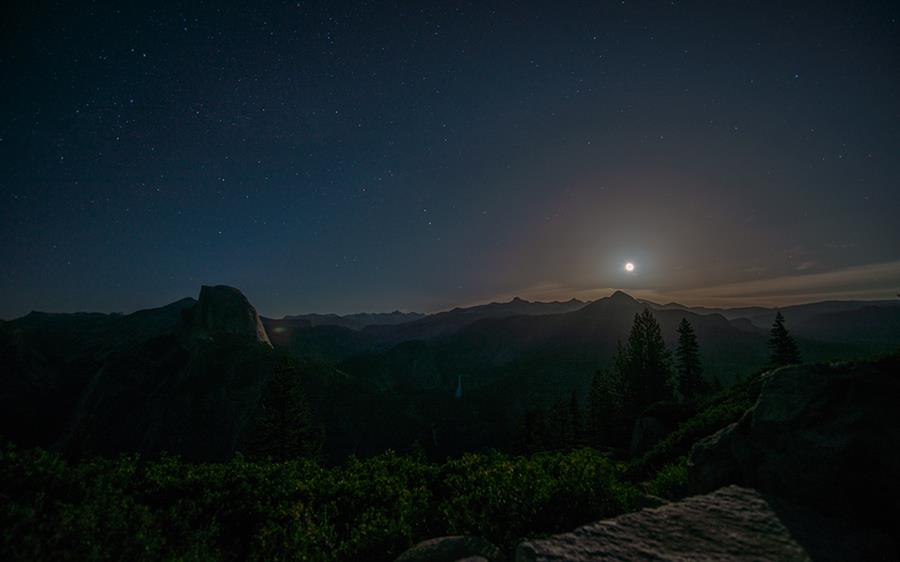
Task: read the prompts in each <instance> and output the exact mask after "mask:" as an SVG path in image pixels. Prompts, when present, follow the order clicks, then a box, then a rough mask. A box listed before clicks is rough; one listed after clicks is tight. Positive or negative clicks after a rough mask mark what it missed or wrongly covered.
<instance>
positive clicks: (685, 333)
mask: <svg viewBox="0 0 900 562" xmlns="http://www.w3.org/2000/svg"><path fill="white" fill-rule="evenodd" d="M675 359H676V372H677V373H678V386H679V390H680V391H681V395H682V397H684V399H685V400H692V399H694V398H696V397H697V396H698V395H699V394H700V393H702V392H703V390H704V389H705V388H706V385H705V383H704V381H703V365H702V364H701V363H700V346H699V345H698V344H697V334H695V333H694V328H693V326H691V323H690V322H688V320H687V318H682V319H681V323H679V324H678V349H677V350H676V351H675Z"/></svg>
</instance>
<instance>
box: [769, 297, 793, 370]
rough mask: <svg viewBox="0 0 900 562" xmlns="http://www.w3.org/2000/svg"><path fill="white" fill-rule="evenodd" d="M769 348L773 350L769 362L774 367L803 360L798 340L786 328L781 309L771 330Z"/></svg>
mask: <svg viewBox="0 0 900 562" xmlns="http://www.w3.org/2000/svg"><path fill="white" fill-rule="evenodd" d="M769 349H770V350H771V351H772V354H771V356H770V358H769V363H770V364H771V365H772V366H773V367H781V366H783V365H794V364H796V363H800V362H801V361H800V350H799V349H798V348H797V342H795V341H794V338H793V337H791V334H790V332H788V330H787V328H785V326H784V316H782V314H781V311H780V310H779V311H778V313H777V314H776V315H775V322H774V323H773V324H772V329H771V330H769Z"/></svg>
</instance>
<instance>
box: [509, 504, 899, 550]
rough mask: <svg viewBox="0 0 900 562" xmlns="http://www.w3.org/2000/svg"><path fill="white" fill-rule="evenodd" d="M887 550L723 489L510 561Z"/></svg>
mask: <svg viewBox="0 0 900 562" xmlns="http://www.w3.org/2000/svg"><path fill="white" fill-rule="evenodd" d="M892 548H893V547H892V545H891V541H890V540H889V539H887V538H886V537H885V536H884V535H881V534H877V533H870V532H867V531H860V530H857V529H853V528H850V527H848V526H847V525H846V524H845V523H843V522H841V521H839V520H835V519H831V518H828V517H824V516H822V515H819V514H817V513H814V512H812V511H809V510H807V509H805V508H802V507H798V506H796V505H794V504H789V503H787V502H784V501H782V500H779V499H776V498H773V497H770V496H766V495H763V494H761V493H760V492H757V491H756V490H752V489H749V488H742V487H738V486H728V487H725V488H722V489H720V490H718V491H716V492H713V493H711V494H706V495H700V496H694V497H691V498H687V499H685V500H682V501H679V502H674V503H669V504H666V505H664V506H662V507H657V508H652V509H643V510H641V511H638V512H635V513H629V514H626V515H620V516H619V517H615V518H613V519H607V520H604V521H600V522H597V523H593V524H591V525H586V526H584V527H580V528H578V529H576V530H575V531H573V532H571V533H565V534H561V535H555V536H552V537H549V538H547V539H542V540H533V541H529V542H524V543H521V544H519V546H518V548H517V550H516V562H559V561H563V560H566V561H574V562H577V561H582V560H583V561H599V560H616V561H619V562H628V561H632V560H633V561H635V562H637V561H643V560H668V561H685V562H687V561H702V560H709V561H712V560H716V561H719V560H747V561H750V560H798V561H799V560H835V561H837V560H879V559H884V560H893V559H895V558H893V556H894V555H895V554H896V551H895V550H892Z"/></svg>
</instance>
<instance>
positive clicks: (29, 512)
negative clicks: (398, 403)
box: [0, 446, 637, 561]
mask: <svg viewBox="0 0 900 562" xmlns="http://www.w3.org/2000/svg"><path fill="white" fill-rule="evenodd" d="M636 496H637V491H636V489H635V488H634V487H633V486H631V485H630V484H627V483H625V482H623V481H622V480H621V479H620V475H619V469H617V467H615V466H614V465H613V464H612V463H611V462H610V461H608V460H607V459H606V458H604V457H603V456H602V455H600V453H598V452H596V451H593V450H590V449H582V450H578V451H573V452H570V453H544V454H539V455H535V456H533V457H510V456H507V455H503V454H500V453H489V454H469V455H465V456H463V457H462V458H459V459H455V460H450V461H448V462H446V463H444V464H442V465H435V464H430V463H427V462H425V461H424V460H422V459H421V457H415V456H401V455H397V454H395V453H392V452H387V453H384V454H382V455H379V456H377V457H373V458H370V459H365V460H361V459H355V458H352V459H350V460H348V461H347V462H346V463H345V464H344V465H341V466H337V467H333V468H326V467H323V466H321V465H319V464H317V463H315V462H312V461H309V460H294V461H286V462H272V461H265V460H261V461H249V460H247V459H245V458H243V457H241V456H237V457H235V458H234V459H233V460H231V461H230V462H227V463H186V462H183V461H181V460H180V459H178V458H175V457H162V458H159V459H156V460H150V461H145V460H142V459H140V458H139V457H137V456H136V455H130V456H122V457H119V458H116V459H102V458H98V459H92V460H87V461H84V462H80V463H69V462H67V461H65V460H64V459H62V458H61V457H59V456H58V455H56V454H53V453H49V452H46V451H41V450H37V449H35V450H26V451H22V450H18V449H16V448H15V447H12V446H7V447H5V448H2V449H0V528H2V539H3V540H2V543H0V558H2V559H5V560H123V559H127V560H136V561H141V560H161V559H162V560H166V559H169V560H171V559H178V560H323V561H326V560H390V559H393V558H395V557H396V556H397V555H398V554H399V553H400V552H402V551H403V550H404V549H406V548H407V547H409V546H410V545H411V544H413V543H415V542H417V541H420V540H423V539H425V538H429V537H432V536H438V535H443V534H448V533H471V534H476V535H481V536H484V537H486V538H488V539H489V540H492V541H494V542H495V543H497V544H499V545H502V546H503V547H504V548H507V549H509V548H511V547H512V546H513V545H514V544H515V542H516V541H518V540H519V539H521V538H524V537H526V536H534V535H540V534H545V533H551V532H558V531H563V530H568V529H570V528H572V527H574V526H576V525H579V524H583V523H587V522H589V521H591V520H594V519H597V518H600V517H606V516H611V515H615V514H617V513H621V512H622V511H625V510H627V509H629V508H630V507H631V506H632V505H633V504H634V501H635V498H636Z"/></svg>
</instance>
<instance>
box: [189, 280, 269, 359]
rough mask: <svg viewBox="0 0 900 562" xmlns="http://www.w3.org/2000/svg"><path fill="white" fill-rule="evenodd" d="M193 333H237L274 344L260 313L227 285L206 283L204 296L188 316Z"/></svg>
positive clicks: (202, 289)
mask: <svg viewBox="0 0 900 562" xmlns="http://www.w3.org/2000/svg"><path fill="white" fill-rule="evenodd" d="M187 321H188V325H189V332H190V334H191V335H192V336H193V337H199V338H204V339H209V338H213V337H215V336H216V335H220V334H234V335H239V336H249V337H252V338H255V339H256V341H258V342H259V343H262V344H265V345H268V346H269V347H271V346H272V343H271V342H270V341H269V336H268V334H267V333H266V329H265V327H264V326H263V323H262V320H260V318H259V314H258V313H257V312H256V309H255V308H253V305H252V304H250V301H248V300H247V297H245V296H244V294H243V293H241V292H240V291H239V290H238V289H235V288H234V287H228V286H227V285H215V286H209V285H203V286H202V287H201V288H200V298H199V300H198V301H197V304H196V305H195V306H194V308H193V309H192V310H191V311H190V312H189V314H188V315H187Z"/></svg>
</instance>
